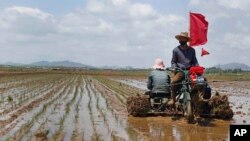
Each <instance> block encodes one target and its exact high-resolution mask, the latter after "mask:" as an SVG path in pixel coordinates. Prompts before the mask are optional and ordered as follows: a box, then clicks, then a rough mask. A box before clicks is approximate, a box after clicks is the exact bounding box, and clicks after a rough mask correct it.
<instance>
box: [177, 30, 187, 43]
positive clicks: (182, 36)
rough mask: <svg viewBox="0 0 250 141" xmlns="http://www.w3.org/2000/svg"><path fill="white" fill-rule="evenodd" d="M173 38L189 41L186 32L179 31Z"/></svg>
mask: <svg viewBox="0 0 250 141" xmlns="http://www.w3.org/2000/svg"><path fill="white" fill-rule="evenodd" d="M175 38H176V39H177V40H179V41H190V37H189V36H188V32H181V33H180V34H178V35H176V36H175Z"/></svg>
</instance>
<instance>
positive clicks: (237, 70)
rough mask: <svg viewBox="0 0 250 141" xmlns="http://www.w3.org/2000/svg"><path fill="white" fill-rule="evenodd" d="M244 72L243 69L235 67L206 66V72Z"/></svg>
mask: <svg viewBox="0 0 250 141" xmlns="http://www.w3.org/2000/svg"><path fill="white" fill-rule="evenodd" d="M241 72H246V71H245V70H242V69H241V68H236V69H225V70H223V69H221V68H216V67H211V68H206V73H241Z"/></svg>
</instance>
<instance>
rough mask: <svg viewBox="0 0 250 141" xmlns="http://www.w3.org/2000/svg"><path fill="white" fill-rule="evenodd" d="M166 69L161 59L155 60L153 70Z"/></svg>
mask: <svg viewBox="0 0 250 141" xmlns="http://www.w3.org/2000/svg"><path fill="white" fill-rule="evenodd" d="M164 67H165V65H164V63H163V60H162V59H161V58H157V59H155V63H154V66H153V69H164Z"/></svg>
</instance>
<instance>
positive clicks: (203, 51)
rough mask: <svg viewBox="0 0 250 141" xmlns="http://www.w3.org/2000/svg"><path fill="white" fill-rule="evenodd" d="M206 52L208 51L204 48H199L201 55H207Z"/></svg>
mask: <svg viewBox="0 0 250 141" xmlns="http://www.w3.org/2000/svg"><path fill="white" fill-rule="evenodd" d="M208 54H210V53H209V52H208V51H206V50H205V49H203V48H202V49H201V56H203V55H208Z"/></svg>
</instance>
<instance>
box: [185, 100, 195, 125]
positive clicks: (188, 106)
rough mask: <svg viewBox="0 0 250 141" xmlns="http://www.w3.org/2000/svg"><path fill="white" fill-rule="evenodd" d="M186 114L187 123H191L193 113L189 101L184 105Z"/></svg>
mask: <svg viewBox="0 0 250 141" xmlns="http://www.w3.org/2000/svg"><path fill="white" fill-rule="evenodd" d="M186 108H187V109H186V114H187V115H186V116H187V120H188V123H193V122H194V115H193V111H192V104H191V101H187V107H186Z"/></svg>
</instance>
